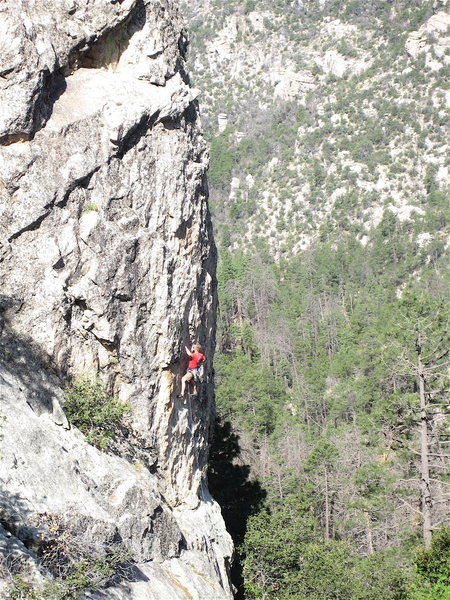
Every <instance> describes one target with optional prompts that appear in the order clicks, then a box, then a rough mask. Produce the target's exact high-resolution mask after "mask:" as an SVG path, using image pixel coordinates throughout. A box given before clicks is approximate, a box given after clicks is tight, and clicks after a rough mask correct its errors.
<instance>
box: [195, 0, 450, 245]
mask: <svg viewBox="0 0 450 600" xmlns="http://www.w3.org/2000/svg"><path fill="white" fill-rule="evenodd" d="M446 4H447V3H446V2H433V1H428V2H374V1H372V2H366V3H361V2H354V1H353V2H350V1H348V2H344V3H342V2H333V1H329V2H326V1H324V2H311V1H309V2H308V1H306V2H288V1H279V2H264V1H262V2H251V1H247V2H243V3H242V2H232V1H231V2H221V1H211V2H195V1H194V2H189V3H185V12H186V14H187V15H188V17H189V29H190V37H191V41H192V47H191V50H190V60H191V71H192V72H193V84H194V85H195V86H197V87H198V88H199V89H200V90H201V96H200V98H201V99H200V103H201V107H202V115H203V120H204V124H205V128H206V131H207V132H208V134H209V137H210V139H211V144H212V146H211V170H210V184H211V187H212V203H213V208H214V210H215V211H216V214H217V215H218V218H217V220H216V226H217V227H218V228H219V229H220V228H221V227H222V226H223V225H224V224H225V223H226V225H228V226H229V230H230V231H231V232H232V233H231V240H232V241H233V242H235V241H239V244H241V243H242V240H243V239H245V240H246V243H247V244H252V243H254V242H255V240H256V239H258V238H264V239H267V240H268V241H269V243H270V245H271V247H272V249H273V251H274V252H275V254H276V255H277V256H278V255H280V254H283V253H286V252H287V253H289V252H291V251H294V252H297V251H299V250H300V249H302V248H305V247H308V246H309V245H310V244H311V241H312V240H313V239H314V238H316V237H317V236H318V235H326V234H327V232H330V231H332V230H336V229H338V230H340V231H344V232H346V231H347V232H353V233H355V234H356V236H357V238H358V239H359V240H361V241H362V243H366V242H367V233H368V231H369V230H370V229H371V228H372V227H373V226H374V225H377V224H378V223H379V222H380V221H381V218H382V215H383V211H384V209H386V208H388V209H389V210H391V211H392V212H393V213H394V214H396V215H397V216H398V218H399V219H400V220H401V221H404V220H412V221H414V222H416V221H420V220H421V219H423V216H424V213H425V212H426V210H427V207H426V205H427V203H428V202H427V194H428V193H429V191H430V186H433V187H434V188H438V189H439V190H441V192H443V191H444V190H446V189H448V188H446V186H448V181H449V170H448V167H449V158H448V145H447V143H448V128H447V127H446V125H448V108H449V107H450V91H449V89H448V80H449V78H448V75H449V66H450V37H449V33H448V31H449V27H450V15H449V14H448V13H447V12H446V10H445V9H446ZM438 196H439V198H438ZM433 201H434V202H435V203H436V202H438V203H440V202H441V198H440V195H439V194H438V193H435V195H434V197H433ZM219 223H220V224H219ZM421 229H423V231H420V237H419V238H418V240H417V241H418V243H420V244H421V245H425V244H427V243H431V240H432V238H434V237H435V235H434V233H433V232H432V231H430V230H429V228H428V227H427V226H426V225H423V226H422V227H421ZM417 235H419V233H418V234H417ZM438 237H440V238H441V237H442V236H439V235H438Z"/></svg>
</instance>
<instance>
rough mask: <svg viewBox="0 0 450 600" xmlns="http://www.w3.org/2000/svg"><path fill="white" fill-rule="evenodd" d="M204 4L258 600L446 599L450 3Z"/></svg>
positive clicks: (241, 485)
mask: <svg viewBox="0 0 450 600" xmlns="http://www.w3.org/2000/svg"><path fill="white" fill-rule="evenodd" d="M182 4H183V6H184V11H185V14H186V15H187V19H188V29H189V37H190V39H191V46H190V55H189V56H190V58H189V60H190V64H191V66H190V72H191V74H192V77H193V85H194V86H195V87H197V88H198V89H199V92H200V93H199V101H200V109H201V116H202V121H203V126H204V128H205V134H206V137H207V138H208V140H209V142H210V160H211V164H210V169H209V186H210V206H211V209H212V212H213V225H214V228H215V231H216V240H217V242H218V248H219V268H218V283H219V304H220V310H219V325H220V327H219V336H218V340H219V348H218V352H217V354H216V360H215V370H216V382H217V384H218V385H217V392H216V394H217V403H218V408H219V413H220V416H221V422H220V423H219V424H218V427H217V432H216V445H215V448H214V450H213V453H212V457H211V461H210V477H209V479H210V483H211V486H212V489H213V491H214V495H215V497H216V498H217V499H218V501H219V503H220V504H221V507H222V512H223V514H224V518H225V521H226V523H227V527H228V529H229V531H230V532H231V534H232V536H233V539H234V541H235V545H236V547H237V548H238V557H237V561H236V563H235V566H236V568H235V572H234V573H233V577H234V582H235V585H236V586H237V588H238V595H237V598H239V599H242V598H246V599H256V598H271V599H272V598H277V600H299V599H301V600H304V598H308V600H323V599H325V598H326V599H329V598H336V599H339V600H388V599H391V600H444V599H445V598H447V597H448V594H449V593H450V576H449V572H450V571H449V566H448V560H447V557H448V556H449V555H450V552H449V548H450V529H449V528H448V527H446V526H445V524H446V523H448V515H449V514H450V504H449V498H450V495H449V493H448V492H449V487H448V486H449V485H450V482H449V479H448V475H447V474H448V470H449V452H448V449H449V445H448V444H449V443H450V430H449V427H448V416H449V409H448V390H449V388H450V382H449V371H448V360H449V354H448V348H449V345H450V344H449V321H450V310H449V297H450V293H449V292H450V279H449V269H448V264H449V239H450V238H449V220H450V214H449V209H450V202H449V164H450V158H449V152H448V149H449V148H448V140H449V127H448V125H449V110H448V109H449V107H450V88H449V81H450V78H449V65H450V37H449V26H450V15H449V14H448V4H447V2H436V1H432V0H430V1H421V0H395V1H392V2H387V1H381V0H377V1H375V0H368V1H362V0H345V1H337V0H336V1H334V0H328V1H327V0H322V1H310V0H304V1H289V0H275V1H268V0H267V1H266V0H261V1H259V2H255V1H253V0H247V1H246V2H237V1H221V0H209V1H207V0H204V1H189V2H183V3H182ZM228 421H229V422H228ZM226 459H228V462H227V460H226ZM246 465H248V467H246ZM249 473H250V474H251V477H250V480H248V479H246V477H247V476H248V475H249ZM438 557H443V558H442V562H440V560H441V559H440V558H438ZM439 565H440V566H439ZM239 567H240V568H239Z"/></svg>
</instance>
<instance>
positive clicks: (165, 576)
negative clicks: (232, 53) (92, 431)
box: [0, 0, 232, 600]
mask: <svg viewBox="0 0 450 600" xmlns="http://www.w3.org/2000/svg"><path fill="white" fill-rule="evenodd" d="M0 33H1V35H0V40H1V41H0V44H1V50H0V56H2V64H1V65H0V70H1V73H0V74H1V77H0V140H1V143H2V145H1V146H0V164H1V173H0V231H1V239H0V244H1V245H0V285H1V291H0V294H1V295H0V304H1V306H0V308H1V317H2V321H1V325H2V339H1V346H0V351H1V371H0V386H1V392H0V402H1V403H0V413H1V414H2V415H3V416H5V417H6V421H5V422H4V425H3V428H2V433H3V435H4V437H3V440H2V442H1V454H2V457H3V458H2V460H1V461H0V477H1V484H2V488H1V489H2V491H1V492H0V494H1V501H2V503H3V505H4V509H3V512H4V515H3V517H2V519H3V521H4V522H5V523H6V524H8V518H9V520H10V521H11V519H12V517H11V510H12V511H13V512H14V515H15V517H14V519H12V520H13V521H14V522H16V525H17V522H19V521H20V523H22V524H23V525H24V526H26V527H28V530H27V531H28V532H29V530H30V527H31V528H33V527H34V526H35V523H34V518H35V516H36V515H37V514H40V515H42V514H46V515H64V514H67V513H68V512H70V513H71V515H73V518H74V519H75V521H76V520H77V519H78V520H80V522H81V521H82V520H83V519H84V520H85V521H86V520H87V521H86V522H88V523H89V525H88V529H90V530H92V532H94V533H93V535H94V534H95V535H94V537H95V536H97V538H98V539H99V540H103V541H104V542H105V543H107V541H108V540H110V539H112V538H114V537H115V538H120V540H122V541H123V543H124V544H125V545H126V546H127V547H128V548H129V550H130V551H131V552H132V553H133V556H134V558H135V560H136V561H138V562H139V563H140V568H141V570H142V572H143V573H144V574H145V577H141V580H140V581H137V580H136V581H131V582H127V583H126V584H125V583H122V584H120V585H119V587H117V588H111V589H110V590H109V591H108V595H107V596H102V597H108V598H116V597H117V598H143V599H144V598H145V599H147V598H148V599H155V600H160V599H162V598H186V597H189V598H202V600H206V599H208V598H211V599H214V600H215V599H220V598H229V597H231V592H230V588H229V584H228V578H227V571H226V565H227V562H228V560H229V557H230V554H231V551H232V548H231V542H230V539H229V537H228V534H227V533H226V532H225V529H224V525H223V522H222V519H221V516H220V510H219V508H218V506H217V505H216V504H215V503H214V501H213V500H212V499H211V498H210V497H209V494H208V491H207V487H206V482H205V468H206V467H205V465H206V458H207V449H208V438H209V433H210V428H211V421H212V418H213V413H214V410H213V396H212V373H211V361H212V353H213V347H214V334H215V321H214V315H215V308H216V291H215V275H214V270H215V249H214V242H213V239H212V233H211V226H210V221H209V213H208V208H207V202H206V194H207V189H206V183H205V169H206V166H207V153H206V148H205V143H204V141H203V139H202V137H201V134H200V130H199V125H198V113H197V106H196V101H195V92H194V91H193V90H192V89H191V88H190V86H189V83H188V78H187V75H186V73H185V71H184V67H183V64H184V52H185V49H186V39H185V37H184V35H183V29H182V23H181V21H180V16H179V14H178V12H177V10H176V8H175V7H174V5H173V3H172V2H171V1H169V0H157V1H150V0H123V1H122V2H116V1H113V0H111V1H108V0H90V1H88V0H67V1H64V2H60V3H57V5H56V6H53V4H52V5H50V4H49V3H48V2H44V1H43V0H34V1H33V2H28V1H27V2H25V1H19V2H17V0H14V1H13V0H9V1H7V2H6V3H5V2H4V3H3V5H2V7H1V8H0ZM190 341H199V342H200V343H201V344H202V345H203V347H204V352H205V354H206V355H207V357H208V359H209V360H208V363H207V364H208V384H207V385H206V386H205V388H206V389H205V392H206V393H205V394H204V398H203V400H202V402H201V403H200V402H197V403H193V404H192V405H188V404H187V403H186V402H184V401H183V400H181V399H177V398H176V394H177V392H178V381H179V375H180V372H181V370H182V369H183V368H184V367H185V364H183V361H182V360H181V358H182V355H183V348H184V344H187V343H189V342H190ZM95 372H100V374H101V377H102V379H103V380H104V382H105V384H106V385H107V386H108V388H109V389H110V391H111V392H113V393H114V394H116V395H117V396H118V397H119V398H120V399H122V400H123V401H126V402H128V403H129V404H130V405H131V407H132V413H131V417H130V431H131V434H130V436H131V437H130V440H131V441H129V449H130V450H129V454H130V453H131V455H134V462H133V460H132V459H131V458H130V457H128V460H126V459H125V458H120V457H118V456H111V455H106V454H102V453H100V452H99V451H98V450H96V449H95V448H93V447H91V446H89V445H88V444H86V442H85V441H84V439H83V436H82V435H81V434H80V433H79V432H77V431H76V430H74V429H69V428H68V424H67V421H66V419H65V415H64V413H63V411H62V410H61V407H60V404H61V403H60V401H61V398H62V387H63V386H64V385H65V384H66V383H67V382H68V381H69V380H70V379H72V378H76V377H78V376H79V375H82V374H85V373H88V374H92V373H95ZM19 500H20V502H19ZM5 507H6V508H5ZM8 511H9V512H8ZM8 514H9V517H8ZM5 515H6V516H5ZM83 522H84V521H83ZM7 529H8V528H7ZM19 529H20V528H19ZM19 529H18V528H17V526H15V529H14V528H12V527H11V528H10V531H9V533H8V531H7V533H8V535H6V534H5V536H6V537H3V538H2V537H1V535H2V534H1V532H0V540H3V546H2V547H3V548H4V549H5V548H6V550H7V551H9V550H8V548H9V549H10V548H11V547H13V546H14V545H16V547H17V548H19V547H20V549H21V550H20V551H21V552H22V553H23V556H27V557H28V558H27V560H28V559H29V560H30V561H31V562H33V560H34V555H33V551H32V550H30V549H28V550H27V549H26V547H25V546H23V545H21V544H22V542H23V541H24V540H22V541H21V539H20V535H19V533H17V532H18V531H19ZM13 530H14V531H13ZM11 531H13V533H15V534H17V535H16V536H12V537H11ZM31 537H32V536H31ZM5 540H6V541H5ZM11 544H12V545H11ZM31 546H32V545H31ZM28 548H30V544H28ZM184 590H185V591H184Z"/></svg>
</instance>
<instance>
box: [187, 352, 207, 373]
mask: <svg viewBox="0 0 450 600" xmlns="http://www.w3.org/2000/svg"><path fill="white" fill-rule="evenodd" d="M204 360H205V355H204V354H202V353H201V352H193V353H192V354H191V356H190V360H189V367H188V368H189V369H198V366H199V364H200V363H202V362H203V361H204Z"/></svg>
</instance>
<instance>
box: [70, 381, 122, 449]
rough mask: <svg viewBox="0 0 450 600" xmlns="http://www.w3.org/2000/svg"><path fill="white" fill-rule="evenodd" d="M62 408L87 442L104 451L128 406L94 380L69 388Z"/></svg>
mask: <svg viewBox="0 0 450 600" xmlns="http://www.w3.org/2000/svg"><path fill="white" fill-rule="evenodd" d="M66 398H67V399H66V402H65V404H64V409H65V411H66V414H67V417H68V418H69V421H70V422H71V423H72V424H73V425H75V427H78V429H80V431H82V432H83V433H84V435H85V436H86V439H87V441H88V442H89V443H90V444H92V445H93V446H96V447H97V448H99V449H100V450H105V449H106V447H107V446H108V443H109V441H110V440H111V439H113V437H114V435H115V433H116V431H117V428H118V427H119V425H120V424H121V422H122V419H123V417H124V416H125V415H126V414H127V413H129V411H130V407H129V406H128V405H126V404H124V403H123V402H121V401H120V400H118V399H117V398H115V397H114V396H111V395H110V394H108V392H107V391H106V390H105V388H104V387H103V385H102V383H101V382H100V381H99V380H98V379H97V380H95V381H91V380H89V379H86V378H85V379H80V380H79V381H77V382H76V383H74V384H73V385H72V386H71V387H69V388H68V390H67V392H66Z"/></svg>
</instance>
